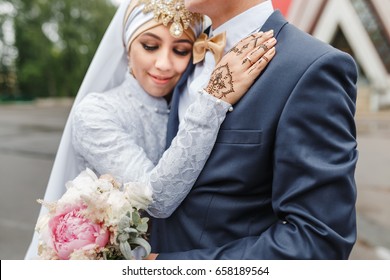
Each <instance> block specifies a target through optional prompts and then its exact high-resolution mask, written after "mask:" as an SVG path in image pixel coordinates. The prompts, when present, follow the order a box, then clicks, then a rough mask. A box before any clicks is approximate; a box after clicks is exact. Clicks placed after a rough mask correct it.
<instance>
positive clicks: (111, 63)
mask: <svg viewBox="0 0 390 280" xmlns="http://www.w3.org/2000/svg"><path fill="white" fill-rule="evenodd" d="M137 2H138V1H137V0H123V1H122V2H121V4H120V6H119V8H118V10H117V12H116V13H115V15H114V17H113V19H112V21H111V23H110V25H109V26H108V28H107V30H106V33H105V34H104V36H103V39H102V41H101V42H100V45H99V47H98V49H97V51H96V53H95V56H94V58H93V60H92V62H91V64H90V66H89V68H88V71H87V73H86V75H85V77H84V80H83V82H82V84H81V87H80V89H79V91H78V93H77V96H76V98H75V101H74V103H73V106H72V109H71V111H70V113H69V116H68V120H67V122H66V124H65V128H64V132H63V134H62V138H61V142H60V145H59V148H58V151H57V155H56V158H55V160H54V164H53V168H52V171H51V174H50V178H49V182H48V185H47V188H46V192H45V196H44V199H43V200H44V201H47V202H52V201H56V200H58V199H59V198H61V196H62V195H63V194H64V193H65V184H66V182H68V181H69V180H73V179H74V178H75V177H76V176H77V175H78V173H79V170H77V162H76V154H75V151H74V149H73V147H72V141H71V123H72V121H71V120H72V117H73V111H74V108H75V106H76V105H77V104H79V103H80V101H81V100H82V99H83V98H84V97H85V96H86V95H88V94H89V93H91V92H104V91H106V90H108V89H111V88H114V87H116V86H119V85H120V84H122V83H123V81H124V79H125V74H126V72H127V71H128V59H127V52H126V48H127V47H126V45H127V44H128V43H129V40H130V38H134V37H135V36H133V35H135V34H136V33H137V32H138V31H139V30H140V27H142V26H144V25H145V23H147V22H150V21H151V20H152V19H153V13H151V12H149V13H146V14H145V13H143V12H142V9H143V5H140V6H137V7H134V6H135V5H136V3H137ZM130 5H132V7H131V9H130V8H129V6H130ZM128 11H131V14H126V13H127V12H128ZM125 17H126V18H125ZM125 19H126V22H125ZM129 23H131V24H129ZM191 28H193V30H192V31H193V32H194V34H196V35H195V36H198V35H199V34H200V32H201V31H202V26H201V25H196V26H191ZM102 70H104V71H102ZM46 212H47V209H46V208H45V207H41V210H40V213H39V216H41V215H42V214H44V213H46ZM37 249H38V234H37V233H36V232H34V236H33V239H32V242H31V243H30V246H29V249H28V251H27V253H26V255H25V259H36V258H38V254H37V253H38V252H37Z"/></svg>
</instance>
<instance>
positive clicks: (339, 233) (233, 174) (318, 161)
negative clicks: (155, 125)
mask: <svg viewBox="0 0 390 280" xmlns="http://www.w3.org/2000/svg"><path fill="white" fill-rule="evenodd" d="M269 29H274V31H275V35H276V38H277V40H278V43H277V47H276V52H277V53H276V56H275V57H274V59H273V60H272V61H271V62H270V64H269V65H268V67H267V69H266V70H265V71H264V72H263V73H262V75H261V76H260V77H259V78H258V79H257V81H256V82H255V83H254V85H253V86H252V87H251V88H250V90H249V91H248V92H247V94H246V95H245V96H244V97H243V98H242V99H241V100H240V101H239V102H238V103H237V104H236V105H235V106H234V111H233V112H231V113H228V114H227V117H226V119H225V121H224V122H223V124H222V126H221V129H220V132H219V135H218V138H217V141H216V144H215V146H214V149H213V151H212V153H211V155H210V157H209V159H208V161H207V163H206V165H205V167H204V169H203V171H202V172H201V174H200V176H199V177H198V180H197V182H196V183H195V185H194V187H193V188H192V190H191V192H190V193H189V194H188V196H187V197H186V199H185V200H184V201H183V203H182V204H181V205H180V206H179V208H178V209H177V210H176V211H175V212H174V213H173V214H172V216H171V217H169V218H167V219H154V220H153V224H152V234H151V243H152V248H153V251H154V252H157V253H160V255H159V259H347V258H348V256H349V254H350V251H351V249H352V246H353V244H354V243H355V240H356V218H355V201H356V189H355V181H354V171H355V165H356V161H357V150H356V139H355V138H356V137H355V136H356V135H355V134H356V131H355V122H354V113H355V99H356V86H355V85H356V79H357V70H356V65H355V63H354V61H353V59H352V58H351V57H350V56H349V55H347V54H345V53H343V52H341V51H339V50H337V49H335V48H333V47H331V46H329V45H327V44H324V43H322V42H320V41H319V40H317V39H315V38H313V37H311V36H309V35H308V34H306V33H304V32H302V31H300V30H298V29H297V28H296V27H294V26H293V25H291V24H288V23H287V22H286V20H285V19H284V18H283V16H282V15H281V14H280V12H279V11H276V12H274V13H273V14H272V16H271V17H270V18H269V19H268V21H267V22H266V23H265V25H264V26H263V27H262V30H264V31H267V30H269ZM190 68H192V67H190ZM191 71H192V69H188V71H187V72H188V73H189V72H191ZM188 73H186V74H185V75H184V77H183V79H182V82H181V85H179V86H178V87H177V90H176V92H175V93H174V96H173V101H172V107H173V108H172V114H171V116H170V121H169V124H168V126H169V127H168V143H170V141H171V140H172V138H173V137H174V136H175V134H176V131H177V126H178V118H177V100H178V95H179V94H181V92H184V89H183V87H185V85H186V80H187V76H188Z"/></svg>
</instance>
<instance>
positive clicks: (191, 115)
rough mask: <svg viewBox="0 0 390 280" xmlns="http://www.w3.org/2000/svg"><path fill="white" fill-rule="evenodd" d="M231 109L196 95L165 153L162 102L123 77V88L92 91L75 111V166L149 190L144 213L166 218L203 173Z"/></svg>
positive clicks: (129, 77) (163, 105) (163, 107)
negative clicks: (111, 176)
mask: <svg viewBox="0 0 390 280" xmlns="http://www.w3.org/2000/svg"><path fill="white" fill-rule="evenodd" d="M229 108H230V104H228V103H226V102H219V101H218V102H217V99H216V98H215V97H213V96H211V95H208V94H199V96H198V97H197V100H196V101H195V102H194V103H193V104H192V105H191V106H190V107H189V108H188V110H187V112H186V114H185V117H184V121H182V122H181V124H180V127H179V131H178V134H177V136H176V137H175V138H174V140H173V141H172V145H171V147H169V148H168V149H167V150H166V151H164V149H165V139H166V130H167V121H168V106H167V104H166V101H165V99H163V98H155V97H151V96H150V95H148V94H147V93H145V92H144V91H143V89H142V88H141V87H140V86H139V85H138V83H137V82H136V81H135V79H134V78H133V77H132V76H130V75H127V77H126V80H125V82H124V83H123V84H122V85H121V86H119V87H117V88H114V89H112V90H110V91H108V92H104V93H91V94H89V95H88V96H87V97H85V98H84V100H82V101H81V102H80V104H79V105H78V106H77V107H76V108H75V112H74V118H73V126H72V144H73V146H74V149H75V151H76V153H77V154H78V162H79V164H78V168H79V169H80V171H81V170H82V169H85V168H86V167H89V168H91V169H93V170H94V171H95V172H97V173H98V174H104V173H110V174H112V175H114V176H115V177H116V178H118V180H119V181H120V182H121V183H127V184H129V186H130V187H137V188H139V187H140V186H142V187H145V188H152V191H153V198H154V202H153V203H152V205H151V206H150V209H149V210H148V212H149V213H150V214H151V215H152V216H154V217H158V218H163V217H168V216H170V215H171V214H172V212H173V211H174V210H175V209H176V208H177V207H178V206H179V204H180V203H181V202H182V200H183V199H184V198H185V196H186V195H187V194H188V192H189V191H190V189H191V188H192V186H193V184H194V182H195V180H196V179H197V177H198V175H199V173H200V172H201V170H202V168H203V166H204V164H205V163H206V161H207V158H208V156H209V154H210V152H211V150H212V147H213V146H214V143H215V139H216V137H217V134H218V130H219V127H220V125H221V123H222V122H223V120H224V118H225V116H226V112H227V111H228V109H229ZM131 182H138V183H137V184H132V183H131ZM139 183H142V184H139Z"/></svg>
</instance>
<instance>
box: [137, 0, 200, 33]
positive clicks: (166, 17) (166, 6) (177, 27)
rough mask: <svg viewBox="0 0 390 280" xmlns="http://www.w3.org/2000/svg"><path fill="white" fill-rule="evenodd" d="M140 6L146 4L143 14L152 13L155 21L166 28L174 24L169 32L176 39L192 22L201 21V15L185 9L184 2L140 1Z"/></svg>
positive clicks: (178, 0) (170, 0) (164, 0)
mask: <svg viewBox="0 0 390 280" xmlns="http://www.w3.org/2000/svg"><path fill="white" fill-rule="evenodd" d="M139 4H145V7H144V8H143V12H144V13H148V12H151V11H152V12H153V14H154V19H155V20H156V21H161V22H162V23H163V24H164V25H165V26H168V24H169V23H170V22H172V25H171V27H170V28H169V32H170V33H171V35H172V36H173V37H175V38H179V37H180V36H181V35H182V34H183V31H184V29H187V28H188V26H190V24H191V23H192V22H195V21H200V20H201V15H200V14H197V13H191V12H190V11H188V10H187V9H186V8H185V6H184V2H183V0H139Z"/></svg>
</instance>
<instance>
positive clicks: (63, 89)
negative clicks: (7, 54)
mask: <svg viewBox="0 0 390 280" xmlns="http://www.w3.org/2000/svg"><path fill="white" fill-rule="evenodd" d="M11 2H12V3H13V5H14V6H15V8H16V11H17V13H16V16H15V18H14V29H15V47H16V48H17V50H18V56H17V59H16V69H17V79H18V86H19V89H20V91H21V92H22V93H23V94H24V95H25V96H28V95H32V96H34V97H45V96H74V95H76V93H77V90H78V88H79V87H80V83H81V81H82V79H83V77H84V74H85V72H86V70H87V68H88V65H89V63H90V61H91V59H92V57H93V55H94V53H95V51H96V48H97V46H98V44H99V42H100V40H101V37H102V36H103V34H104V31H105V30H106V28H107V26H108V24H109V22H110V20H111V18H112V16H113V14H114V13H115V9H116V8H115V6H114V5H113V4H112V2H111V1H109V0H82V1H80V0H11Z"/></svg>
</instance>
